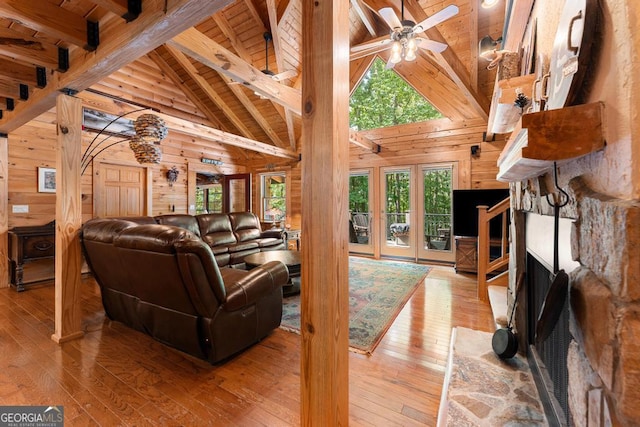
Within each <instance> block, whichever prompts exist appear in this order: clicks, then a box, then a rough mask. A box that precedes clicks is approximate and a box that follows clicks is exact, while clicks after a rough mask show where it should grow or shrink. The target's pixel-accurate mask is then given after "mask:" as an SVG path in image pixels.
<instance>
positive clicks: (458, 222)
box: [453, 188, 509, 238]
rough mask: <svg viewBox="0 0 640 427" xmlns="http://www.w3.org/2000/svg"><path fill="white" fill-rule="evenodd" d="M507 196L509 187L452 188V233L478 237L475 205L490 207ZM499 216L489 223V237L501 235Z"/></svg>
mask: <svg viewBox="0 0 640 427" xmlns="http://www.w3.org/2000/svg"><path fill="white" fill-rule="evenodd" d="M507 197H509V189H508V188H504V189H490V190H453V235H454V236H467V237H478V209H477V206H480V205H485V206H489V207H492V206H494V205H495V204H496V203H499V202H501V201H503V200H504V199H506V198H507ZM500 221H501V219H500V216H498V217H496V218H494V219H493V220H492V222H491V223H490V224H489V234H490V236H491V237H496V238H499V237H501V227H500V224H501V222H500Z"/></svg>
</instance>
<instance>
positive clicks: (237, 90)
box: [220, 73, 287, 148]
mask: <svg viewBox="0 0 640 427" xmlns="http://www.w3.org/2000/svg"><path fill="white" fill-rule="evenodd" d="M220 77H221V78H222V80H224V81H225V82H226V83H227V85H228V86H229V89H230V90H231V91H232V92H233V94H234V95H235V96H236V98H237V99H238V101H240V103H241V104H242V105H243V106H244V108H246V109H247V111H248V112H249V114H251V116H252V117H253V119H254V120H255V121H256V122H257V123H258V125H259V126H260V127H261V128H262V130H263V131H264V132H265V133H266V134H267V135H268V136H269V138H270V139H271V141H273V143H274V144H275V145H276V146H277V147H281V148H286V147H287V144H285V142H284V141H283V140H282V139H281V138H280V136H279V135H278V134H277V133H276V131H275V130H274V129H273V127H272V126H271V125H270V124H269V121H268V120H267V119H265V118H264V116H263V115H262V113H261V112H260V111H259V110H258V108H257V107H256V106H255V104H254V103H253V102H252V101H251V99H249V97H248V96H247V94H246V93H245V91H244V89H243V88H242V87H240V85H238V84H232V83H233V80H232V79H230V78H229V77H227V76H225V75H224V74H222V73H220ZM276 105H278V104H276Z"/></svg>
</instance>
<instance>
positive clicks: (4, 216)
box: [0, 135, 9, 288]
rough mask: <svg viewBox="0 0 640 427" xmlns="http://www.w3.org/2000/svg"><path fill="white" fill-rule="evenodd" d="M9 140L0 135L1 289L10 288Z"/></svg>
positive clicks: (5, 136)
mask: <svg viewBox="0 0 640 427" xmlns="http://www.w3.org/2000/svg"><path fill="white" fill-rule="evenodd" d="M8 145H9V138H8V137H7V135H0V288H6V287H8V286H9V262H8V260H9V249H8V245H9V236H8V234H7V232H8V231H9V201H8V198H9V149H8Z"/></svg>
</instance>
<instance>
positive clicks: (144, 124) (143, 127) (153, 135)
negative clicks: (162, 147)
mask: <svg viewBox="0 0 640 427" xmlns="http://www.w3.org/2000/svg"><path fill="white" fill-rule="evenodd" d="M133 128H134V129H135V130H136V135H137V136H138V137H140V138H142V139H143V140H145V141H147V142H151V141H157V142H160V141H162V140H163V139H165V138H166V137H167V126H166V125H165V124H164V120H162V119H161V118H160V117H158V116H156V115H153V114H142V115H140V116H139V117H138V118H137V119H136V121H135V122H134V123H133Z"/></svg>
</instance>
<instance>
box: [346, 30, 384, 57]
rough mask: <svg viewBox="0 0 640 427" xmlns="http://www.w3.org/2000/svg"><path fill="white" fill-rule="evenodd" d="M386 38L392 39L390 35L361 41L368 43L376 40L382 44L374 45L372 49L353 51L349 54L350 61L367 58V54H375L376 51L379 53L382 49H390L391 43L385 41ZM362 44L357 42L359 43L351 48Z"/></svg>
mask: <svg viewBox="0 0 640 427" xmlns="http://www.w3.org/2000/svg"><path fill="white" fill-rule="evenodd" d="M386 40H390V39H389V36H388V35H386V36H380V37H376V38H373V39H369V40H367V41H365V42H363V43H361V44H368V43H371V42H374V41H375V42H380V44H378V45H377V46H373V47H371V48H370V49H365V50H361V51H358V52H351V53H350V54H349V60H350V61H355V60H356V59H360V58H366V57H367V56H370V55H373V54H374V53H378V52H381V51H383V50H385V49H389V48H390V45H389V44H388V43H383V42H384V41H386ZM361 44H357V45H354V46H351V49H353V48H354V47H355V48H357V47H358V46H360V45H361Z"/></svg>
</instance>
